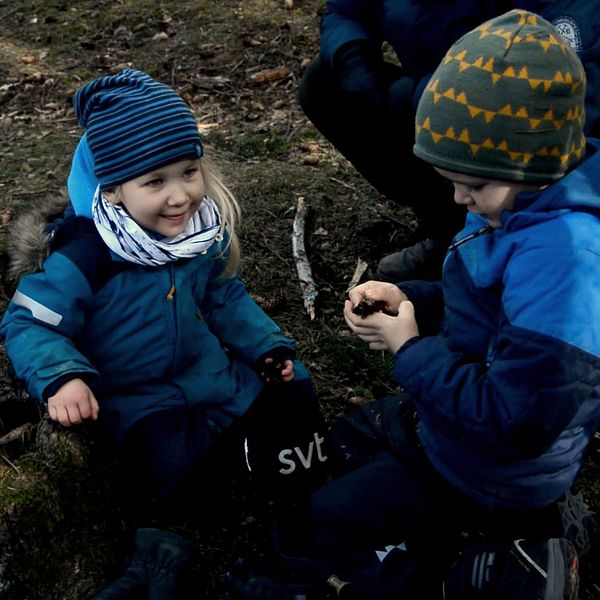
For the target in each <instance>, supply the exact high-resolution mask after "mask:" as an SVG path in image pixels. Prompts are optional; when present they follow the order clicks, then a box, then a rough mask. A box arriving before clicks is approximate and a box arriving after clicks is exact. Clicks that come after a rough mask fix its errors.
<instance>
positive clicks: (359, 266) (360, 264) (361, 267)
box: [346, 258, 369, 292]
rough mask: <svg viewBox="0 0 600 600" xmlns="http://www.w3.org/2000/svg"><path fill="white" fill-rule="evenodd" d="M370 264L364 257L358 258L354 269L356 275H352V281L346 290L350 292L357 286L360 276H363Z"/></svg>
mask: <svg viewBox="0 0 600 600" xmlns="http://www.w3.org/2000/svg"><path fill="white" fill-rule="evenodd" d="M368 266H369V263H367V262H365V261H364V260H362V258H359V259H358V261H357V263H356V269H354V275H352V279H351V280H350V283H349V284H348V287H347V288H346V292H349V291H350V290H351V289H352V288H353V287H356V286H357V285H358V282H359V281H360V278H361V277H362V276H363V273H364V272H365V271H366V270H367V267H368Z"/></svg>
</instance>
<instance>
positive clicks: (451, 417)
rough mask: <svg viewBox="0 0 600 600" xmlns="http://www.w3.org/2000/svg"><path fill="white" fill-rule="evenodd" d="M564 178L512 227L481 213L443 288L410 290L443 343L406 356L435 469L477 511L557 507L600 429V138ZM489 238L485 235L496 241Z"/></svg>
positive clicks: (464, 236) (463, 235)
mask: <svg viewBox="0 0 600 600" xmlns="http://www.w3.org/2000/svg"><path fill="white" fill-rule="evenodd" d="M588 141H589V146H588V150H587V158H586V160H585V161H584V162H583V163H581V164H580V165H579V166H578V167H577V168H576V169H575V170H573V171H572V172H570V173H569V174H568V175H567V176H565V177H564V178H563V179H561V180H560V181H558V182H556V183H554V184H553V185H550V186H549V187H547V188H545V189H543V190H541V191H539V192H536V193H527V194H520V195H519V196H518V197H517V199H516V204H515V209H514V211H506V212H505V213H503V215H502V222H503V227H502V228H499V229H490V228H486V227H485V225H486V223H485V221H484V219H483V218H482V217H481V216H479V215H473V214H470V215H469V216H468V218H467V221H466V227H465V228H464V230H463V231H462V232H460V233H459V234H458V235H457V237H456V238H455V242H454V243H453V244H452V245H451V246H450V250H449V251H448V254H447V257H446V260H445V263H444V273H443V279H442V282H441V284H440V283H439V282H438V283H435V282H407V283H406V284H401V286H400V287H401V288H402V289H403V290H404V291H405V293H406V294H407V295H408V297H409V298H410V299H411V300H412V301H413V302H414V304H415V307H416V310H417V313H416V314H417V320H418V321H421V322H425V321H426V320H427V319H428V318H430V317H431V315H435V314H437V313H438V311H439V309H440V306H441V305H442V303H443V320H442V325H441V328H440V329H439V331H438V333H437V334H436V335H430V336H423V337H420V338H413V339H412V340H410V341H409V342H407V343H406V344H405V345H404V346H403V347H402V348H401V349H400V350H399V351H398V353H397V355H396V357H395V362H394V377H395V379H396V381H397V382H398V383H399V384H400V385H401V386H402V387H404V388H405V389H406V390H407V391H408V392H410V393H411V394H412V396H413V398H414V400H415V403H416V407H417V412H418V415H419V424H418V435H419V439H420V440H421V442H422V445H423V448H424V451H425V453H426V454H427V456H428V458H429V460H430V461H431V462H432V463H433V465H434V466H435V468H436V469H437V470H438V471H439V472H440V473H441V474H442V475H443V476H444V477H445V478H446V479H447V480H448V481H450V482H451V483H452V484H454V485H455V486H456V487H458V488H459V489H460V490H462V491H463V492H464V493H465V494H467V495H468V496H470V497H472V498H474V499H475V500H477V501H479V502H481V503H483V504H485V505H487V506H490V507H501V508H509V509H511V508H525V507H538V506H543V505H546V504H548V503H550V502H552V501H554V500H556V499H557V498H559V497H560V496H561V495H562V494H563V493H564V492H565V491H566V490H567V489H568V488H569V487H570V486H571V484H572V483H573V481H574V479H575V478H576V476H577V475H578V473H579V471H580V468H581V466H582V462H583V460H584V456H585V451H586V447H587V446H588V443H589V442H590V440H591V438H592V437H593V435H594V432H595V431H596V429H597V428H598V426H599V424H600V141H599V140H594V139H589V140H588ZM482 231H483V232H484V233H482Z"/></svg>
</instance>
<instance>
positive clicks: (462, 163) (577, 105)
mask: <svg viewBox="0 0 600 600" xmlns="http://www.w3.org/2000/svg"><path fill="white" fill-rule="evenodd" d="M584 97H585V73H584V70H583V66H582V65H581V62H580V60H579V58H578V56H577V55H576V54H575V52H574V51H573V50H572V49H571V48H570V47H569V46H568V44H566V43H565V42H564V40H563V39H562V38H561V36H560V35H559V34H558V33H557V31H556V30H555V29H554V27H553V26H552V25H551V24H550V23H548V21H545V20H544V19H542V18H541V17H540V16H538V15H536V14H534V13H530V12H526V11H522V10H512V11H510V12H508V13H505V14H503V15H501V16H499V17H496V18H495V19H492V20H490V21H487V22H485V23H483V24H482V25H480V26H479V27H477V28H476V29H474V30H472V31H471V32H469V33H467V34H465V35H464V36H463V37H462V38H461V39H459V40H458V41H457V42H456V43H455V44H454V45H453V46H452V47H451V48H450V50H449V51H448V53H447V54H446V56H445V57H444V59H443V60H442V62H441V63H440V65H439V66H438V68H437V70H436V71H435V73H434V74H433V76H432V77H431V80H430V81H429V83H428V84H427V87H426V89H425V91H424V92H423V95H422V97H421V100H420V101H419V105H418V108H417V115H416V139H415V146H414V153H415V154H416V155H417V156H418V157H419V158H422V159H423V160H425V161H427V162H429V163H431V164H432V165H434V166H436V167H439V168H442V169H445V170H448V171H453V172H457V173H466V174H469V175H474V176H479V177H484V178H486V179H498V180H507V181H525V182H549V181H554V180H557V179H559V178H561V177H562V176H563V175H564V174H565V173H566V172H567V171H568V170H569V169H570V168H572V167H573V166H575V165H576V164H577V163H578V162H579V161H580V160H581V159H582V158H583V154H584V148H585V137H584V135H583V124H584V118H585V117H584V108H583V107H584Z"/></svg>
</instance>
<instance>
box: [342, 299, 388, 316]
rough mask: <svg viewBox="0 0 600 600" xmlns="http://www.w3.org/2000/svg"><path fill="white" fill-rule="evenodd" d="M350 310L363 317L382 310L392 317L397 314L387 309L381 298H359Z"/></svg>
mask: <svg viewBox="0 0 600 600" xmlns="http://www.w3.org/2000/svg"><path fill="white" fill-rule="evenodd" d="M352 312H353V313H354V314H355V315H360V316H361V317H362V318H363V319H364V318H365V317H368V316H369V315H372V314H373V313H376V312H382V313H385V314H386V315H390V316H392V317H395V316H397V314H398V313H394V312H392V311H390V310H388V309H387V307H386V304H385V302H384V301H383V300H371V299H370V298H365V299H363V300H361V301H360V302H359V303H358V304H357V305H356V306H355V307H354V308H353V309H352Z"/></svg>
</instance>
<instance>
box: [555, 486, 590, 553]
mask: <svg viewBox="0 0 600 600" xmlns="http://www.w3.org/2000/svg"><path fill="white" fill-rule="evenodd" d="M558 508H559V511H560V516H561V519H562V524H563V530H564V535H565V537H566V538H567V539H568V540H569V541H570V542H571V543H572V544H573V545H574V546H575V549H576V550H577V553H578V554H579V556H584V555H585V554H587V553H588V552H589V551H590V549H591V548H592V546H593V545H595V544H596V543H598V541H600V526H599V525H598V523H597V522H596V520H595V519H594V517H593V515H592V513H591V512H590V511H589V509H588V506H587V504H586V503H585V500H584V499H583V496H582V494H581V492H579V491H578V492H575V493H574V492H572V491H571V490H569V491H568V492H567V493H566V494H565V496H564V498H562V499H561V500H559V501H558Z"/></svg>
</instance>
